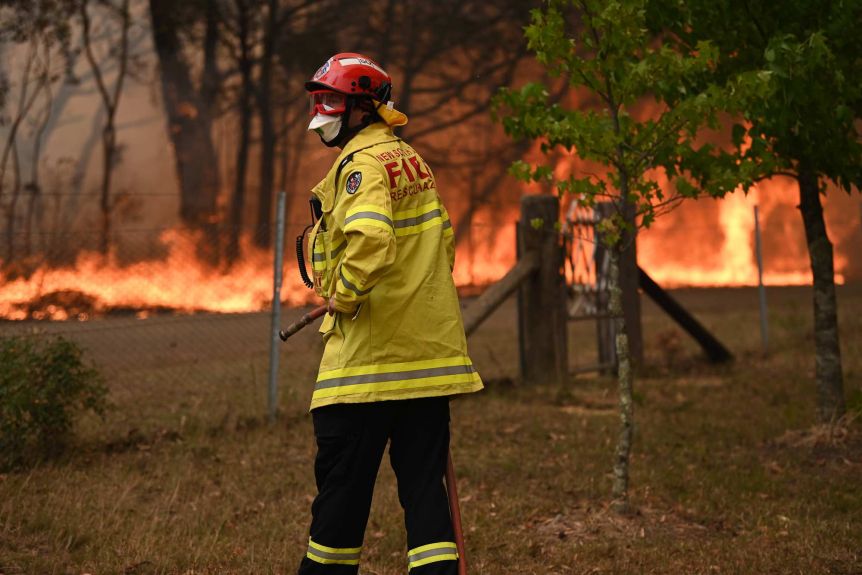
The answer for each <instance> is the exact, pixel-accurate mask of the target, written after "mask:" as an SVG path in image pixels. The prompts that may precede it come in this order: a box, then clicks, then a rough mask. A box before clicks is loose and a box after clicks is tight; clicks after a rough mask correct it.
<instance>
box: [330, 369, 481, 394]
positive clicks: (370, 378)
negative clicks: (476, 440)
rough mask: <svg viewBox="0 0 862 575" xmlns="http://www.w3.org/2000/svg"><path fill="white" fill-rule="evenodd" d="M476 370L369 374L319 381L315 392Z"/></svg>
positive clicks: (466, 372) (468, 372)
mask: <svg viewBox="0 0 862 575" xmlns="http://www.w3.org/2000/svg"><path fill="white" fill-rule="evenodd" d="M475 371H476V368H474V367H473V366H472V365H450V366H445V367H430V368H426V369H412V370H409V371H392V372H388V373H369V374H366V375H348V376H345V377H334V378H332V379H324V380H322V381H318V382H317V384H316V385H315V386H314V389H315V390H318V389H327V388H329V387H341V386H344V385H359V384H363V383H385V382H387V381H400V380H404V379H425V378H428V377H437V376H440V375H461V374H470V373H474V372H475Z"/></svg>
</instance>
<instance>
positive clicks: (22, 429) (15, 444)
mask: <svg viewBox="0 0 862 575" xmlns="http://www.w3.org/2000/svg"><path fill="white" fill-rule="evenodd" d="M83 355H84V354H83V351H82V350H81V348H80V347H79V346H78V345H77V344H75V343H74V342H71V341H69V340H66V339H64V338H62V337H55V338H50V339H47V338H37V337H34V336H27V337H21V336H14V337H0V469H3V470H6V469H11V468H14V467H20V466H22V465H26V464H29V463H32V462H34V461H36V460H38V459H47V458H51V457H56V456H57V455H59V454H61V453H62V452H63V451H64V450H65V449H66V447H67V446H68V445H69V443H70V441H71V439H72V437H73V435H74V423H75V419H76V417H78V416H79V415H81V414H83V413H85V412H93V413H96V414H98V415H100V416H101V415H103V414H104V411H105V407H106V405H107V403H106V396H107V388H106V387H105V384H104V380H103V378H102V376H101V374H100V373H99V372H98V371H97V370H96V369H95V367H92V366H88V365H85V364H84V360H83Z"/></svg>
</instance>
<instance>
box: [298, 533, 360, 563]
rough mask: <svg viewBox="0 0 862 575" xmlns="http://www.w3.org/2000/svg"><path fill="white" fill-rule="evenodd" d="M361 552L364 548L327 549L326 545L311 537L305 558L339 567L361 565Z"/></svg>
mask: <svg viewBox="0 0 862 575" xmlns="http://www.w3.org/2000/svg"><path fill="white" fill-rule="evenodd" d="M361 551H362V547H349V548H344V549H338V548H336V547H327V546H325V545H320V544H319V543H315V542H314V541H312V540H311V538H310V537H309V539H308V551H307V552H306V554H305V556H306V557H308V558H309V559H311V560H312V561H316V562H318V563H324V564H337V565H359V553H360V552H361Z"/></svg>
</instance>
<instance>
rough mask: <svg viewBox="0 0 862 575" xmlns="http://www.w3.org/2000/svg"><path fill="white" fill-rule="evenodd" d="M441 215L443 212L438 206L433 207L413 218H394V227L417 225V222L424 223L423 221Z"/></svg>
mask: <svg viewBox="0 0 862 575" xmlns="http://www.w3.org/2000/svg"><path fill="white" fill-rule="evenodd" d="M442 215H443V212H441V211H440V208H435V209H434V210H431V211H430V212H427V213H425V214H421V215H419V216H416V217H415V218H404V219H403V220H395V227H396V228H409V227H410V226H418V225H419V224H424V223H425V222H427V221H429V220H433V219H434V218H438V217H441V216H442Z"/></svg>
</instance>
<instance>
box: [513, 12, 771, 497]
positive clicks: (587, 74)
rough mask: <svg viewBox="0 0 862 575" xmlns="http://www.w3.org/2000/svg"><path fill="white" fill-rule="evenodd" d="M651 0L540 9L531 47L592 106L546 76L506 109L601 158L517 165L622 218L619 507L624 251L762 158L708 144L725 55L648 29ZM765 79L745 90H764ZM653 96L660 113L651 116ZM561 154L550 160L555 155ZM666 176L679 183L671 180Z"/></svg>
mask: <svg viewBox="0 0 862 575" xmlns="http://www.w3.org/2000/svg"><path fill="white" fill-rule="evenodd" d="M646 4H647V2H646V0H612V1H608V0H552V1H550V2H548V3H547V4H546V6H545V7H544V8H542V9H536V10H534V11H533V13H532V23H531V24H530V25H529V26H527V28H526V38H527V41H528V47H529V49H530V50H531V51H533V52H534V53H535V56H536V60H537V61H538V62H539V63H540V64H541V65H542V66H544V67H545V68H546V70H547V71H548V73H549V74H550V75H551V76H552V77H563V78H564V79H565V80H567V81H568V82H569V83H570V85H571V86H572V88H573V89H574V90H577V91H578V92H579V93H581V94H582V95H584V96H585V97H584V98H582V100H583V101H585V102H590V104H587V105H584V106H581V107H580V108H579V109H569V108H567V107H566V106H565V105H562V104H556V103H554V104H552V103H550V102H549V101H548V90H547V88H546V87H545V86H544V85H541V84H538V83H530V84H527V85H526V86H524V87H523V88H521V89H520V90H517V91H515V90H509V89H503V90H502V91H501V93H500V94H499V95H498V97H497V102H496V104H497V111H498V113H500V115H501V116H502V122H503V126H504V128H505V130H506V132H507V133H508V134H509V135H510V136H513V137H515V138H517V139H531V140H538V141H540V142H541V143H542V146H541V149H542V151H543V152H544V153H545V156H546V158H551V157H552V155H551V154H552V153H553V152H554V151H555V150H558V149H560V148H564V149H566V150H568V151H572V150H574V151H575V152H576V153H577V155H578V156H579V157H580V158H582V159H583V160H586V161H588V162H590V163H591V165H593V166H595V168H594V169H592V170H591V171H590V173H586V172H584V173H573V174H572V175H571V176H570V177H569V178H567V179H565V180H561V181H560V180H556V179H554V176H553V173H554V170H553V166H551V165H547V164H540V165H535V166H532V165H528V164H526V163H524V162H516V163H515V164H514V165H513V167H512V172H513V173H514V174H515V175H516V176H518V177H519V178H520V179H522V180H525V181H539V182H545V183H547V184H548V185H550V186H551V187H552V189H553V190H555V191H556V192H557V193H559V194H561V195H562V194H574V195H575V199H576V200H577V201H579V202H581V203H582V204H584V205H587V206H594V205H595V204H596V203H597V202H607V203H609V204H610V206H612V208H613V209H612V210H611V214H612V215H611V217H609V218H607V219H605V220H603V221H602V222H601V223H600V224H599V225H600V227H601V232H602V236H603V239H604V241H605V243H606V244H607V247H608V249H609V252H610V278H609V284H610V285H609V289H610V303H609V306H610V312H611V314H612V315H613V316H614V317H615V323H616V333H617V336H616V352H617V361H618V367H617V369H618V371H617V376H618V380H619V391H620V409H621V421H622V425H621V429H620V434H619V438H618V442H617V447H616V456H615V462H614V481H613V499H614V508H615V509H617V510H618V511H625V510H626V509H628V507H629V501H628V481H629V473H628V468H629V456H630V452H631V445H632V438H633V419H632V418H633V406H632V384H633V371H632V366H631V358H630V353H629V349H628V336H627V332H626V326H625V321H624V318H623V314H622V306H621V294H620V287H619V285H620V284H619V267H620V266H619V262H620V255H621V253H622V252H623V250H624V249H625V247H626V246H627V244H629V243H630V242H631V241H632V240H633V238H634V234H635V233H636V230H637V228H638V227H646V226H649V225H650V224H651V223H652V222H653V220H654V219H655V218H656V217H657V216H658V215H659V214H661V213H662V212H664V211H666V210H668V209H670V208H672V207H673V206H675V205H677V204H678V203H679V201H681V200H682V199H683V198H685V197H692V196H696V195H698V194H699V193H700V192H699V190H709V191H710V193H712V194H714V195H722V194H724V193H726V192H728V191H731V190H733V189H734V188H735V187H736V186H737V184H738V182H739V181H743V182H745V181H748V182H749V183H750V177H749V172H750V171H753V170H754V167H750V166H747V165H739V166H737V165H735V164H734V163H733V159H732V158H731V157H730V156H729V155H728V154H727V153H725V152H723V151H722V150H720V149H717V148H715V147H713V146H711V145H709V144H701V143H699V142H698V134H699V133H700V132H701V130H702V129H703V128H705V127H709V128H717V127H718V121H717V117H716V113H717V111H718V110H719V109H721V108H723V107H727V106H728V98H727V97H726V94H725V92H723V91H722V90H719V89H718V88H716V87H709V88H707V89H703V90H697V89H696V87H697V86H699V85H702V84H704V79H705V78H708V77H710V75H711V74H713V73H714V71H715V66H716V60H717V57H718V53H717V51H716V50H715V48H714V47H713V46H712V45H711V44H710V43H708V42H701V43H699V44H698V45H697V50H696V51H691V52H688V53H684V54H683V53H680V52H678V51H676V50H674V49H673V47H671V46H669V45H667V44H666V43H664V42H662V39H661V38H657V37H655V36H653V35H651V34H650V33H649V32H648V30H647V28H646V8H647V6H646ZM759 85H760V84H759V83H758V82H747V83H740V84H739V85H737V86H734V88H736V89H739V90H743V91H744V90H747V89H753V88H755V87H757V86H759ZM647 100H652V101H654V102H657V103H658V106H657V107H658V109H659V112H657V113H656V114H655V115H653V116H652V117H649V118H643V117H642V114H640V110H641V109H642V107H643V104H644V102H645V101H647ZM549 161H550V160H549ZM665 178H666V179H667V180H668V181H669V182H670V185H669V186H666V187H664V188H663V187H662V186H661V185H660V182H661V180H663V179H665Z"/></svg>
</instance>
